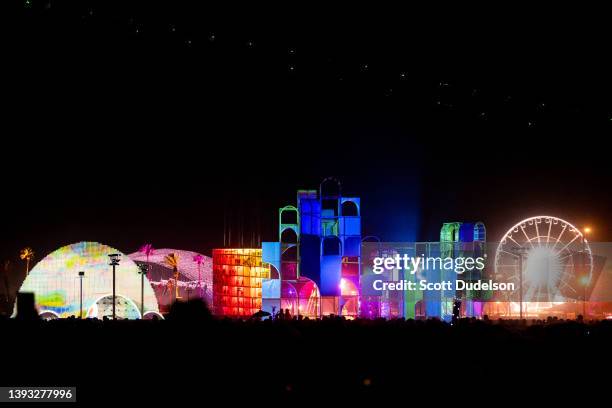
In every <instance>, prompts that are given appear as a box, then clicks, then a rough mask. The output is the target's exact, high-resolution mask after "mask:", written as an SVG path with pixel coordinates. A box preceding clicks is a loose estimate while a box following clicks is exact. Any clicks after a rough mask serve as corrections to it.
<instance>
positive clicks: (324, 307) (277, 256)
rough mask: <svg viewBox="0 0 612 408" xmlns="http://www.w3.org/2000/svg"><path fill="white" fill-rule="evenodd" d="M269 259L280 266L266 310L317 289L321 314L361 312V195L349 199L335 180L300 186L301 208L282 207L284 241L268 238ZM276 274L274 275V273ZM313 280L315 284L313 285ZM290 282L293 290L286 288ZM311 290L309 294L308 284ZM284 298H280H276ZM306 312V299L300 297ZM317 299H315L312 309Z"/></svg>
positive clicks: (268, 285) (267, 292) (268, 284)
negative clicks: (293, 295) (311, 186)
mask: <svg viewBox="0 0 612 408" xmlns="http://www.w3.org/2000/svg"><path fill="white" fill-rule="evenodd" d="M262 248H263V259H264V261H265V262H268V263H270V264H271V265H273V267H274V268H277V269H278V270H279V273H278V282H276V281H272V280H269V281H265V282H264V308H266V307H267V309H270V308H271V307H274V306H276V307H280V308H284V307H283V303H285V304H287V302H286V301H283V299H284V298H285V297H286V295H287V294H291V293H292V291H295V292H297V293H298V295H299V296H301V297H302V298H303V297H304V296H305V295H309V296H312V290H314V288H316V289H317V292H318V295H319V296H320V297H319V299H318V300H317V301H318V302H319V305H318V313H319V314H322V315H329V314H341V315H345V316H353V317H354V316H357V313H358V310H359V305H358V303H359V301H358V299H359V297H358V295H359V289H358V288H359V275H360V273H359V271H360V257H361V215H360V201H359V198H354V197H344V196H343V195H342V187H341V184H340V182H339V181H338V180H336V179H335V178H327V179H325V180H323V182H322V183H321V185H320V186H319V190H318V191H317V190H299V191H298V192H297V207H294V206H286V207H283V208H281V209H280V210H279V242H264V243H263V245H262ZM272 275H273V274H272ZM310 282H312V284H310ZM287 285H292V286H293V288H289V290H284V287H285V286H287ZM304 286H307V287H309V289H307V290H306V291H307V292H309V293H306V294H304V293H303V290H302V289H301V288H302V287H304ZM276 299H278V300H276ZM298 303H299V305H300V306H299V308H298V309H297V310H298V311H299V312H300V314H303V313H304V314H305V312H304V311H303V307H305V306H308V304H307V305H304V304H303V303H304V300H303V299H302V300H298ZM312 304H313V302H312V301H311V302H309V305H310V306H309V307H312Z"/></svg>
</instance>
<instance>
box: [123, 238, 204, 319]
mask: <svg viewBox="0 0 612 408" xmlns="http://www.w3.org/2000/svg"><path fill="white" fill-rule="evenodd" d="M170 255H172V256H173V257H174V258H175V259H176V261H177V274H178V279H177V278H175V276H174V268H173V267H172V266H170V265H169V264H168V261H167V257H168V256H170ZM129 257H130V258H131V259H132V260H133V261H136V262H139V263H141V262H142V263H148V264H149V265H150V269H149V273H148V277H149V280H150V282H151V286H153V289H154V290H155V294H156V295H157V301H158V304H159V307H160V308H161V309H162V311H168V310H169V308H170V306H171V305H172V303H174V302H175V300H176V299H179V300H193V299H197V298H200V299H202V300H204V301H205V302H206V303H207V304H208V305H212V301H213V299H212V287H213V277H212V275H213V273H212V258H211V257H209V256H205V255H202V254H200V253H198V252H193V251H185V250H181V249H170V248H162V249H157V248H156V249H153V250H152V252H151V253H149V254H148V255H147V254H146V253H144V252H140V251H139V252H134V253H132V254H129ZM175 282H178V285H176V286H175Z"/></svg>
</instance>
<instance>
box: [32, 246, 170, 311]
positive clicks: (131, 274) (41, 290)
mask: <svg viewBox="0 0 612 408" xmlns="http://www.w3.org/2000/svg"><path fill="white" fill-rule="evenodd" d="M110 254H119V255H120V260H119V265H118V266H117V267H116V288H115V291H116V299H117V303H116V314H117V316H118V317H119V318H125V319H135V318H140V317H141V316H140V298H141V282H140V280H141V277H140V275H139V269H138V265H136V263H135V262H134V261H133V260H131V259H130V258H129V257H128V256H126V255H123V254H121V252H119V251H117V250H116V249H114V248H111V247H109V246H106V245H104V244H100V243H98V242H78V243H75V244H71V245H66V246H64V247H61V248H59V249H57V250H55V251H53V252H52V253H50V254H49V255H47V256H45V257H44V258H43V259H41V260H40V262H38V263H37V264H36V265H35V266H34V268H32V270H30V272H29V274H28V277H27V278H26V279H25V281H24V282H23V285H22V286H21V289H20V292H31V293H34V295H35V301H36V307H37V309H38V312H39V313H40V314H45V315H54V316H57V317H69V316H75V317H78V316H80V315H81V313H82V315H83V316H84V317H97V318H103V317H110V316H112V293H113V269H112V267H111V266H109V255H110ZM79 272H83V274H82V275H81V274H79ZM145 280H146V278H145ZM81 283H82V292H81ZM81 298H82V301H81ZM81 307H82V309H81ZM144 311H145V314H146V313H148V312H152V313H155V314H159V308H158V306H157V299H156V298H155V293H154V292H153V288H152V287H151V285H150V284H149V282H148V281H146V283H145V285H144Z"/></svg>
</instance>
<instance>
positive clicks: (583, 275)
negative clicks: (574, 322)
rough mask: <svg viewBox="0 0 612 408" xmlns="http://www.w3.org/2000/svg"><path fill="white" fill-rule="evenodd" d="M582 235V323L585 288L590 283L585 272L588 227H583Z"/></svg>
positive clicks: (585, 296)
mask: <svg viewBox="0 0 612 408" xmlns="http://www.w3.org/2000/svg"><path fill="white" fill-rule="evenodd" d="M582 232H583V233H582V234H580V238H581V242H582V257H581V258H582V277H581V278H580V283H581V284H582V319H583V320H584V321H586V318H587V315H586V312H587V307H586V302H587V287H588V286H589V283H590V280H591V279H590V278H589V274H588V272H587V265H586V238H585V237H586V235H587V234H589V233H590V232H591V228H590V227H584V229H583V231H582Z"/></svg>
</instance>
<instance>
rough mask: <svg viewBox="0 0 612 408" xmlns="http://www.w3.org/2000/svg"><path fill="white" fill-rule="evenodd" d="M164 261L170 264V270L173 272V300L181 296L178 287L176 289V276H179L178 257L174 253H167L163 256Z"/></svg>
mask: <svg viewBox="0 0 612 408" xmlns="http://www.w3.org/2000/svg"><path fill="white" fill-rule="evenodd" d="M164 263H165V264H166V265H168V266H170V267H171V268H172V271H173V272H174V291H175V293H174V300H176V299H180V298H181V297H180V296H179V289H178V278H179V273H178V264H179V257H178V255H176V254H168V255H166V256H165V257H164Z"/></svg>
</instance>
